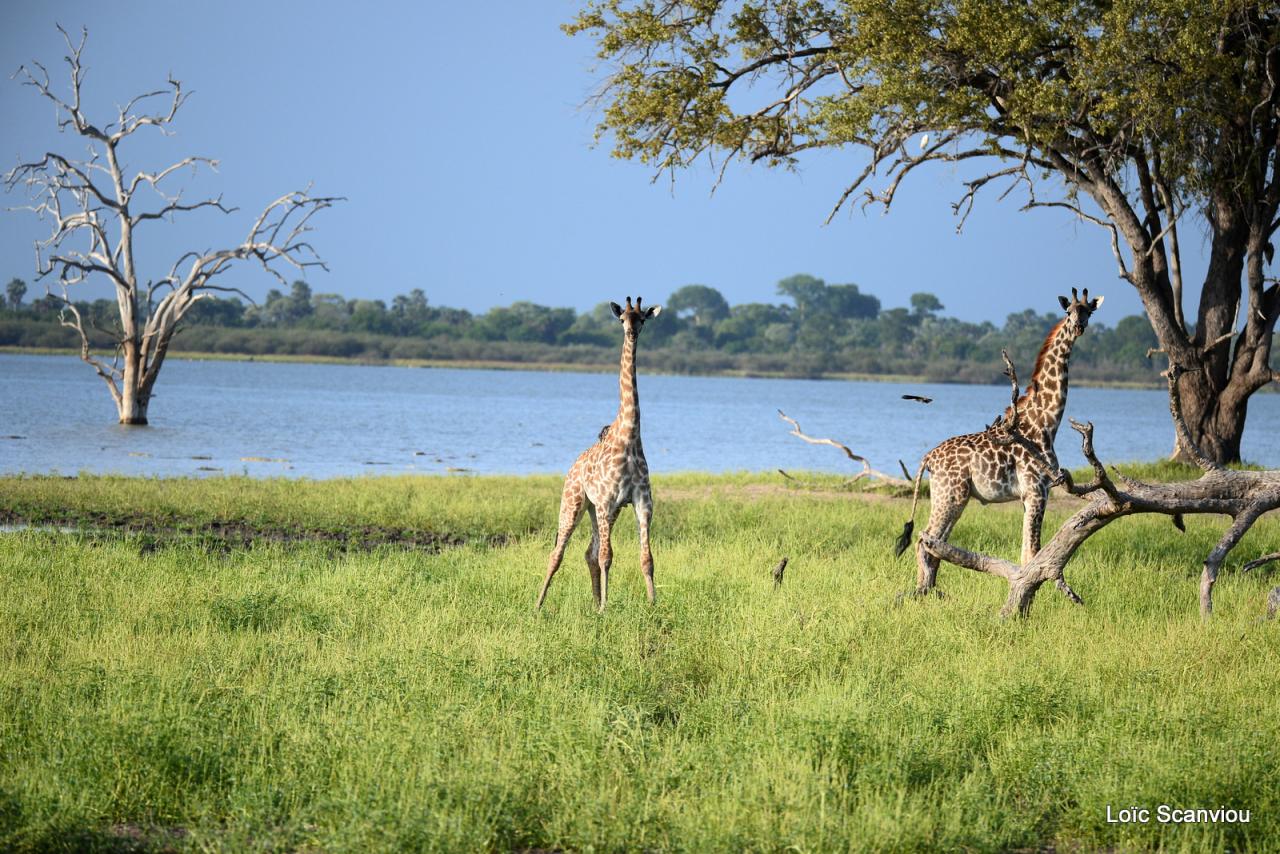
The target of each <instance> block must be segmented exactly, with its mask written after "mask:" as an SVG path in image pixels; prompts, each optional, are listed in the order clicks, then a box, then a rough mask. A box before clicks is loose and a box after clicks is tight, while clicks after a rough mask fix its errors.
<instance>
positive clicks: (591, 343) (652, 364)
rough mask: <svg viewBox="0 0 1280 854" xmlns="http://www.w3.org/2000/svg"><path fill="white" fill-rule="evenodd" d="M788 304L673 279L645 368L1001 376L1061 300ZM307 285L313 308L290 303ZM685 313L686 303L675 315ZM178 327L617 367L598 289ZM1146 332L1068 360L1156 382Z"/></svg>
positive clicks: (1097, 333) (865, 298) (278, 301)
mask: <svg viewBox="0 0 1280 854" xmlns="http://www.w3.org/2000/svg"><path fill="white" fill-rule="evenodd" d="M778 290H779V293H780V294H782V295H783V296H785V297H789V298H790V300H791V301H792V302H793V303H794V304H787V303H782V304H766V303H745V304H740V305H734V306H728V305H727V303H726V302H725V300H724V298H723V296H721V295H720V293H719V292H718V291H716V290H715V289H713V288H710V287H707V286H704V285H689V286H685V287H683V288H680V289H677V290H676V291H675V292H674V293H673V294H672V295H671V298H670V299H668V300H667V301H666V305H667V306H668V307H670V306H673V305H674V306H676V307H677V308H672V309H671V310H670V311H668V312H665V313H664V314H663V315H662V317H661V319H660V320H659V321H657V322H655V323H652V324H649V325H647V326H646V327H645V346H644V348H643V355H642V359H643V360H644V363H645V366H646V369H647V370H659V371H665V372H670V373H720V372H737V373H756V374H761V373H763V374H774V375H785V376H821V375H824V374H857V375H864V374H869V375H893V376H909V375H914V376H923V377H924V378H926V379H929V380H941V381H960V382H984V383H985V382H996V381H999V376H1000V373H999V366H1000V350H1001V349H1002V348H1008V349H1009V351H1010V353H1011V354H1012V356H1013V358H1014V359H1015V361H1016V362H1017V364H1018V365H1019V366H1020V367H1022V368H1023V370H1024V371H1029V370H1030V365H1031V363H1032V361H1033V360H1034V359H1035V356H1036V353H1037V352H1038V350H1039V348H1040V345H1041V343H1042V342H1043V339H1044V336H1045V333H1046V332H1047V331H1048V330H1049V328H1050V327H1052V325H1053V324H1054V323H1055V322H1057V320H1058V315H1056V314H1049V313H1046V314H1039V313H1037V312H1036V311H1034V310H1032V309H1027V310H1025V311H1022V312H1017V313H1014V314H1011V315H1009V317H1008V318H1007V320H1006V322H1005V324H1004V325H1003V326H1002V327H996V326H994V325H993V324H990V323H967V322H964V321H960V320H957V319H955V318H948V317H942V316H940V315H939V314H938V312H940V311H941V310H942V303H941V301H940V300H938V298H937V297H936V296H934V295H933V294H929V293H916V294H913V295H912V297H911V306H912V308H911V310H910V311H908V310H907V309H905V308H891V309H886V310H879V305H880V303H879V300H878V299H876V297H874V296H872V295H870V294H863V293H861V291H860V290H859V288H858V286H857V285H827V284H826V283H825V282H823V281H822V280H821V279H817V278H814V277H812V276H792V277H790V278H787V279H784V280H783V281H782V282H780V283H779V285H778ZM304 298H305V299H308V300H309V302H308V303H307V305H308V308H307V309H305V310H303V309H301V308H300V307H299V306H300V305H301V301H302V300H303V299H304ZM78 305H79V309H80V311H81V314H82V315H83V316H84V317H86V318H88V319H91V320H92V322H93V323H94V324H96V329H94V330H92V331H91V333H90V335H91V339H92V340H93V341H94V344H95V345H96V346H99V347H109V346H111V344H110V342H111V338H110V334H109V330H111V329H112V328H114V312H115V310H116V307H115V303H114V302H113V301H110V300H105V299H103V300H96V301H94V302H92V303H88V302H86V303H80V304H78ZM682 315H683V316H682ZM56 318H57V306H52V305H45V304H42V303H40V302H36V303H32V304H31V305H29V306H27V307H24V308H22V309H20V310H8V311H5V310H0V346H10V347H28V348H70V347H74V346H75V345H76V341H75V336H74V333H73V332H71V331H70V330H67V329H63V328H62V327H60V326H58V325H57V324H56V323H55V322H54V321H55V320H56ZM184 323H185V324H186V326H185V328H184V329H183V330H182V331H181V332H180V333H179V335H178V337H177V338H176V339H175V341H176V347H175V349H177V350H178V351H179V352H190V353H207V354H243V355H252V356H272V355H279V356H291V357H308V356H310V357H317V358H335V359H363V360H375V361H382V360H388V359H398V360H407V361H408V360H426V361H452V362H459V361H487V362H497V363H502V362H506V363H525V364H550V365H566V366H574V365H576V366H582V367H592V368H600V369H612V368H613V367H614V366H615V365H616V364H617V348H618V343H619V340H620V339H619V335H620V333H619V329H618V322H617V319H616V318H615V317H614V316H613V312H612V311H611V310H610V309H609V303H608V302H602V303H599V304H598V305H596V306H595V308H593V309H592V310H591V311H589V312H586V313H583V314H577V313H576V312H574V311H573V310H572V309H569V308H551V307H548V306H542V305H537V304H535V303H531V302H517V303H515V304H513V305H511V306H505V307H498V308H494V309H491V310H490V311H488V312H486V313H484V314H482V315H479V316H473V315H471V314H470V313H469V312H466V311H462V310H460V309H454V308H448V307H442V306H432V305H429V304H428V301H427V298H426V295H425V293H424V292H423V291H421V290H418V289H415V290H413V291H411V292H410V293H409V294H407V295H399V296H396V297H395V298H394V299H393V300H392V301H391V306H390V307H389V308H388V307H387V306H386V304H385V303H383V302H382V301H381V300H359V299H355V300H347V299H345V298H344V297H342V296H341V295H339V294H312V293H311V292H310V289H309V288H306V287H305V285H304V283H301V282H297V283H295V284H294V286H293V288H292V292H291V295H290V296H285V295H284V294H283V293H282V292H280V291H278V290H274V291H272V292H271V293H270V294H269V295H268V297H267V300H266V301H265V303H264V304H263V305H262V306H253V307H249V308H246V307H245V305H244V304H243V303H242V302H240V301H239V300H237V299H216V298H205V299H201V300H200V301H198V302H197V303H196V304H195V306H194V307H193V308H192V309H191V311H190V313H189V314H188V316H187V318H186V320H185V321H184ZM1153 346H1155V337H1154V334H1153V333H1152V332H1151V329H1150V326H1149V325H1148V324H1146V322H1145V320H1144V319H1143V318H1141V317H1131V318H1122V319H1121V320H1120V322H1119V323H1118V324H1117V325H1116V328H1115V329H1110V328H1108V327H1107V325H1106V324H1105V323H1103V322H1095V323H1093V324H1092V325H1091V326H1090V329H1089V332H1088V334H1087V335H1085V337H1084V338H1083V339H1081V341H1080V342H1079V344H1077V347H1076V352H1075V355H1074V357H1073V360H1072V376H1073V377H1074V378H1075V379H1077V380H1094V381H1115V380H1126V381H1132V382H1145V383H1151V382H1155V381H1156V372H1155V369H1154V368H1153V366H1152V363H1151V360H1150V359H1149V358H1148V357H1147V355H1146V354H1147V351H1148V349H1150V348H1151V347H1153Z"/></svg>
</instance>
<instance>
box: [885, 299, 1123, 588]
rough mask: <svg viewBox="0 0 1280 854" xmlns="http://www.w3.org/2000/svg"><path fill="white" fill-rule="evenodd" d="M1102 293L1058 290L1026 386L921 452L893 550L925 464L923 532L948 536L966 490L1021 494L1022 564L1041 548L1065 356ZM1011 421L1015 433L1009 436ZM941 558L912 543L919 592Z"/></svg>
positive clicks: (1054, 470)
mask: <svg viewBox="0 0 1280 854" xmlns="http://www.w3.org/2000/svg"><path fill="white" fill-rule="evenodd" d="M1102 300H1103V298H1102V297H1096V298H1094V299H1092V300H1091V299H1089V289H1088V288H1085V290H1084V298H1083V299H1081V298H1079V297H1078V296H1077V294H1076V289H1075V288H1072V289H1071V299H1070V300H1068V299H1067V298H1066V297H1058V302H1060V303H1061V304H1062V307H1063V309H1065V310H1066V312H1067V316H1066V317H1064V318H1063V319H1062V320H1060V321H1058V323H1057V325H1056V326H1054V327H1053V329H1052V330H1050V332H1049V336H1048V337H1047V338H1046V339H1045V342H1044V346H1043V347H1041V348H1040V355H1038V356H1037V357H1036V366H1035V369H1034V370H1033V371H1032V373H1031V380H1030V382H1028V383H1027V390H1026V393H1025V394H1023V395H1022V396H1021V397H1020V398H1018V400H1017V402H1016V404H1010V405H1009V407H1008V408H1007V409H1005V411H1004V414H1003V415H1002V416H1001V417H1000V418H999V419H997V420H996V423H995V424H993V425H992V426H991V427H989V428H988V429H986V430H984V431H983V432H981V433H970V434H968V435H965V436H955V437H953V438H951V439H948V440H946V441H945V442H943V443H942V444H940V445H938V446H937V447H936V448H934V449H933V450H932V451H930V452H929V453H927V454H925V456H924V460H922V461H921V463H920V470H919V471H918V472H916V482H915V491H914V492H913V494H912V496H911V516H910V518H908V519H907V524H906V525H905V526H904V527H903V529H902V535H901V536H899V537H898V543H897V546H896V548H895V554H899V555H900V554H902V553H903V551H905V550H906V548H907V545H908V544H909V543H910V542H911V530H912V528H913V527H914V525H915V515H916V501H917V500H918V499H919V497H920V478H921V477H922V476H923V475H924V472H925V470H926V469H928V471H929V473H930V478H929V493H930V499H929V503H930V506H929V524H928V526H927V527H926V528H925V532H926V533H928V534H929V535H930V536H933V537H935V538H937V539H939V540H945V539H946V538H947V537H949V536H950V535H951V529H952V528H954V527H955V525H956V522H957V521H959V519H960V514H961V513H963V512H964V508H965V505H966V504H968V503H969V498H970V497H973V498H977V499H978V500H979V501H981V502H982V503H983V504H991V503H996V502H1002V501H1013V500H1015V499H1021V501H1022V507H1023V515H1022V564H1023V565H1024V566H1025V565H1026V564H1027V562H1028V561H1030V560H1031V558H1033V557H1035V555H1036V553H1037V552H1039V551H1040V526H1041V523H1042V522H1043V521H1044V508H1045V504H1046V502H1047V501H1048V500H1049V489H1050V487H1051V486H1052V485H1054V484H1055V483H1057V482H1060V480H1061V479H1064V478H1065V476H1066V475H1065V472H1062V471H1061V469H1060V468H1059V466H1058V457H1057V455H1056V454H1055V453H1054V450H1053V440H1054V438H1055V437H1056V436H1057V435H1058V425H1059V424H1061V423H1062V413H1063V411H1064V410H1065V409H1066V407H1067V360H1068V359H1070V358H1071V348H1072V346H1073V345H1074V344H1075V342H1076V339H1077V338H1079V337H1080V336H1081V335H1083V334H1084V330H1085V328H1086V327H1087V326H1088V325H1089V316H1090V315H1092V314H1093V313H1094V312H1095V311H1097V310H1098V306H1100V305H1102ZM1010 424H1013V425H1014V429H1015V430H1016V432H1017V434H1019V435H1018V439H1020V441H1018V440H1014V439H1012V438H1011V437H1010V435H1009V433H1008V427H1009V425H1010ZM1002 427H1003V428H1004V429H1002ZM938 563H939V560H938V558H937V557H935V556H934V555H932V554H930V553H929V552H928V551H926V550H925V548H924V546H923V545H922V544H920V543H918V542H917V543H916V566H917V574H916V595H924V594H926V593H928V592H929V591H930V590H932V589H933V588H934V586H935V585H936V584H937V578H938ZM1060 586H1061V585H1060ZM1064 592H1066V591H1065V590H1064ZM1068 595H1072V596H1073V595H1074V594H1068Z"/></svg>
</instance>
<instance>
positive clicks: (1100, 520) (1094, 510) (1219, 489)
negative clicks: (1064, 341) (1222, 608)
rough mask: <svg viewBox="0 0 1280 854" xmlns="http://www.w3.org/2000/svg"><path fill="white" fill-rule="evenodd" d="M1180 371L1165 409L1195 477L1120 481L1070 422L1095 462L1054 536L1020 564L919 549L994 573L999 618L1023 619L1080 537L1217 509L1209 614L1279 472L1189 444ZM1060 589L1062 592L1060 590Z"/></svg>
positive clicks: (1278, 492) (1271, 498) (1058, 577)
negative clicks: (1237, 466) (1226, 519)
mask: <svg viewBox="0 0 1280 854" xmlns="http://www.w3.org/2000/svg"><path fill="white" fill-rule="evenodd" d="M1182 373H1183V371H1181V370H1180V369H1179V368H1178V367H1177V366H1172V367H1170V369H1169V370H1168V371H1167V372H1166V374H1165V376H1166V377H1167V379H1168V381H1169V409H1170V413H1171V414H1172V416H1173V423H1174V428H1175V430H1176V431H1177V433H1178V439H1179V441H1180V442H1182V443H1184V447H1186V448H1188V449H1189V450H1190V451H1191V453H1192V456H1193V459H1194V461H1195V463H1196V465H1197V466H1199V467H1200V469H1201V471H1202V472H1203V474H1202V475H1201V476H1200V477H1199V479H1197V480H1193V481H1181V482H1177V483H1144V482H1142V481H1138V480H1134V479H1132V478H1128V477H1125V476H1124V475H1122V474H1120V473H1119V472H1118V471H1117V472H1116V476H1117V478H1118V479H1119V480H1120V485H1119V486H1117V485H1116V483H1115V482H1114V481H1113V480H1112V479H1111V477H1110V476H1109V475H1108V474H1107V470H1106V468H1105V467H1104V466H1103V465H1102V463H1101V462H1099V461H1098V457H1097V455H1096V454H1095V453H1094V449H1093V425H1092V424H1091V423H1090V424H1080V423H1079V422H1077V421H1074V420H1072V422H1071V426H1072V427H1073V428H1074V429H1075V430H1076V431H1077V432H1079V433H1080V435H1081V446H1082V449H1083V451H1084V455H1085V458H1086V459H1087V460H1088V461H1089V464H1090V465H1091V466H1092V467H1093V473H1094V480H1093V481H1092V482H1091V483H1088V484H1080V485H1077V486H1073V487H1072V488H1071V491H1072V492H1073V493H1074V494H1076V495H1079V496H1081V497H1082V498H1084V499H1085V500H1086V501H1087V502H1088V503H1087V504H1086V505H1085V506H1084V507H1083V508H1081V509H1080V510H1079V511H1077V512H1076V513H1075V515H1073V516H1072V517H1071V518H1070V519H1068V520H1067V521H1066V522H1065V523H1064V524H1063V525H1062V527H1061V528H1059V529H1058V532H1057V533H1056V534H1054V536H1053V538H1052V539H1051V540H1050V541H1049V542H1048V543H1047V544H1046V545H1045V546H1044V548H1042V549H1041V550H1040V552H1039V553H1038V554H1037V555H1036V556H1035V557H1034V558H1032V559H1031V561H1030V562H1028V563H1027V564H1025V565H1023V566H1019V565H1018V564H1015V563H1013V562H1011V561H1007V560H1003V559H1001V558H997V557H992V556H991V555H985V554H979V553H977V552H971V551H968V550H967V549H962V548H960V547H958V546H954V545H952V544H950V543H947V542H943V541H941V540H938V539H936V538H933V537H928V536H922V537H921V542H922V543H924V547H925V548H926V549H928V550H929V551H930V552H932V553H933V554H935V555H937V556H938V557H939V558H941V559H943V560H945V561H947V562H949V563H953V564H955V565H956V566H963V567H966V568H968V569H972V570H975V571H977V572H986V573H989V574H991V575H997V576H999V577H1001V578H1003V579H1005V580H1006V581H1007V582H1008V583H1009V595H1008V598H1007V599H1006V600H1005V604H1004V608H1003V609H1002V610H1001V612H1000V613H1001V615H1002V616H1005V617H1010V616H1020V617H1025V616H1027V614H1028V613H1029V612H1030V609H1031V603H1032V601H1033V600H1034V599H1035V595H1036V592H1037V591H1038V590H1039V588H1040V586H1041V585H1042V584H1044V583H1045V582H1046V581H1051V580H1052V581H1054V582H1058V583H1060V586H1061V585H1065V580H1064V578H1063V572H1064V570H1065V568H1066V565H1067V562H1068V561H1069V560H1071V557H1072V556H1073V555H1074V554H1075V552H1076V549H1078V548H1079V547H1080V546H1081V545H1083V544H1084V542H1085V540H1087V539H1089V537H1091V536H1093V535H1094V534H1095V533H1097V532H1098V531H1100V530H1102V529H1103V528H1105V527H1106V526H1107V525H1108V524H1110V523H1111V522H1113V521H1114V520H1116V519H1119V518H1121V517H1124V516H1131V515H1134V514H1137V513H1163V514H1165V515H1168V516H1173V517H1175V518H1176V517H1178V516H1181V515H1183V514H1188V513H1215V514H1221V515H1226V516H1230V517H1231V519H1232V524H1231V525H1230V527H1228V528H1227V530H1226V532H1225V533H1224V534H1223V535H1222V538H1221V539H1220V540H1219V541H1218V544H1217V545H1216V546H1215V547H1214V548H1213V550H1212V551H1211V552H1209V554H1208V556H1207V557H1206V558H1205V561H1204V567H1203V571H1202V573H1201V578H1200V612H1201V615H1202V616H1203V617H1205V618H1206V619H1207V618H1208V617H1209V616H1210V615H1211V614H1212V612H1213V585H1214V583H1215V582H1216V581H1217V577H1218V570H1219V569H1220V568H1221V566H1222V563H1223V561H1224V560H1225V559H1226V557H1227V555H1228V554H1229V553H1230V552H1231V550H1232V549H1233V548H1234V547H1235V545H1236V544H1237V543H1238V542H1240V538H1241V537H1243V536H1244V535H1245V533H1246V532H1247V531H1248V530H1249V529H1250V528H1251V527H1252V526H1253V523H1254V522H1256V521H1257V520H1258V519H1259V518H1260V517H1261V516H1262V515H1263V514H1264V513H1267V512H1269V511H1271V510H1275V509H1276V508H1278V507H1280V470H1267V471H1234V470H1232V469H1228V468H1225V467H1224V466H1222V465H1220V464H1218V463H1216V462H1214V461H1213V460H1210V459H1208V458H1207V457H1206V456H1205V455H1204V454H1203V453H1201V452H1200V451H1199V448H1198V446H1197V445H1196V444H1195V443H1194V442H1193V441H1191V437H1190V435H1189V433H1188V431H1187V425H1186V421H1185V420H1184V419H1183V415H1182V406H1181V402H1180V398H1179V393H1178V379H1179V377H1180V376H1181V374H1182ZM1064 592H1065V591H1064Z"/></svg>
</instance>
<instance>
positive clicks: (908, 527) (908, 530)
mask: <svg viewBox="0 0 1280 854" xmlns="http://www.w3.org/2000/svg"><path fill="white" fill-rule="evenodd" d="M924 470H925V464H924V460H921V461H920V469H919V470H918V471H917V472H916V482H915V489H913V490H912V492H911V515H910V516H908V517H907V524H905V525H903V526H902V533H901V534H899V535H898V541H897V542H896V543H894V546H893V555H894V557H900V556H901V555H902V553H903V552H905V551H906V550H907V546H909V545H911V534H912V532H913V531H915V528H916V503H917V502H918V501H919V500H920V478H921V477H923V476H924Z"/></svg>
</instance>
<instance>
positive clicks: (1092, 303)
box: [1089, 297, 1106, 311]
mask: <svg viewBox="0 0 1280 854" xmlns="http://www.w3.org/2000/svg"><path fill="white" fill-rule="evenodd" d="M1104 299H1106V297H1094V298H1093V299H1091V300H1089V311H1097V310H1098V306H1100V305H1102V301H1103V300H1104Z"/></svg>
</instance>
